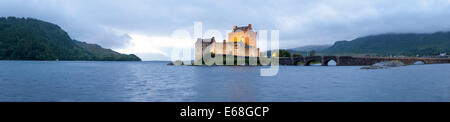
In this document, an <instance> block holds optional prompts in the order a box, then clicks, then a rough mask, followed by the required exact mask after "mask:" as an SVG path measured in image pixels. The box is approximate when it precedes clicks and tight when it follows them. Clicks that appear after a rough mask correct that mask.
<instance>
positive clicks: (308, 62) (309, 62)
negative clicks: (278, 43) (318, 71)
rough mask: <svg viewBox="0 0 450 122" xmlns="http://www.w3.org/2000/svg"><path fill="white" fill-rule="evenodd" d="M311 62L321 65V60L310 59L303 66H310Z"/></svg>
mask: <svg viewBox="0 0 450 122" xmlns="http://www.w3.org/2000/svg"><path fill="white" fill-rule="evenodd" d="M313 62H319V63H322V61H321V60H317V59H311V60H307V61H306V62H305V63H304V65H305V66H311V63H313Z"/></svg>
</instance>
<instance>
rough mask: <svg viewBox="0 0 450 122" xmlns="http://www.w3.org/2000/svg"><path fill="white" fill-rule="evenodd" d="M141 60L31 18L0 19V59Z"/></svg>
mask: <svg viewBox="0 0 450 122" xmlns="http://www.w3.org/2000/svg"><path fill="white" fill-rule="evenodd" d="M56 59H59V60H93V61H140V60H141V59H140V58H139V57H137V56H136V55H133V54H131V55H125V54H120V53H117V52H115V51H113V50H110V49H104V48H102V47H100V46H99V45H95V44H88V43H85V42H80V41H76V40H73V39H71V38H70V37H69V35H68V34H67V33H66V32H65V31H64V30H62V29H61V28H60V27H59V26H58V25H55V24H52V23H48V22H44V21H41V20H37V19H32V18H16V17H8V18H5V17H0V60H56Z"/></svg>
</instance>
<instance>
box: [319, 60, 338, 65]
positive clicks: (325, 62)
mask: <svg viewBox="0 0 450 122" xmlns="http://www.w3.org/2000/svg"><path fill="white" fill-rule="evenodd" d="M330 61H332V63H331V65H333V66H337V64H338V62H337V60H335V59H329V60H325V61H324V62H323V64H322V65H323V66H328V65H330Z"/></svg>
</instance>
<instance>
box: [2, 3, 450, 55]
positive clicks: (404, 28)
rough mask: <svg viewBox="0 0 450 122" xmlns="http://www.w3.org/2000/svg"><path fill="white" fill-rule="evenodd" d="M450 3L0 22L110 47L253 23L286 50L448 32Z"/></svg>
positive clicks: (100, 7)
mask: <svg viewBox="0 0 450 122" xmlns="http://www.w3.org/2000/svg"><path fill="white" fill-rule="evenodd" d="M449 15H450V0H395V1H394V0H371V1H362V0H339V1H336V0H314V1H311V0H268V1H261V0H214V1H212V0H196V1H182V0H126V1H125V0H124V1H111V0H2V1H0V16H19V17H33V18H37V19H42V20H45V21H49V22H52V23H55V24H58V25H60V26H61V27H62V28H64V29H65V30H66V31H68V33H69V34H70V35H71V36H72V37H73V38H75V39H78V40H81V41H87V42H90V43H98V44H100V45H102V46H105V47H107V48H113V49H118V48H123V47H126V46H127V45H129V43H130V35H131V34H136V33H138V34H141V35H146V36H157V37H169V36H170V35H171V33H172V32H173V31H174V30H176V29H186V30H188V31H192V26H193V22H194V21H202V22H203V26H204V29H218V30H229V29H230V28H231V26H233V25H247V24H250V23H251V24H253V25H254V26H255V29H265V30H270V29H278V30H280V40H281V42H280V46H281V47H282V48H288V47H296V46H302V45H309V44H331V43H333V42H334V41H337V40H349V39H353V38H356V37H359V36H365V35H372V34H380V33H409V32H413V33H428V32H435V31H448V30H450V23H449V22H448V20H450V16H449Z"/></svg>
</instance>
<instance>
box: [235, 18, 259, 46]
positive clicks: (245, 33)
mask: <svg viewBox="0 0 450 122" xmlns="http://www.w3.org/2000/svg"><path fill="white" fill-rule="evenodd" d="M257 35H258V33H257V32H255V31H253V28H252V24H248V26H242V27H238V26H233V31H232V32H231V33H228V42H244V43H245V44H247V45H248V46H252V47H256V36H257Z"/></svg>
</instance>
